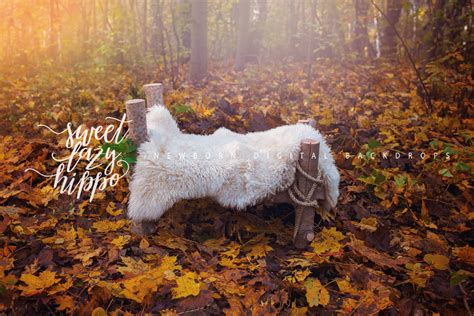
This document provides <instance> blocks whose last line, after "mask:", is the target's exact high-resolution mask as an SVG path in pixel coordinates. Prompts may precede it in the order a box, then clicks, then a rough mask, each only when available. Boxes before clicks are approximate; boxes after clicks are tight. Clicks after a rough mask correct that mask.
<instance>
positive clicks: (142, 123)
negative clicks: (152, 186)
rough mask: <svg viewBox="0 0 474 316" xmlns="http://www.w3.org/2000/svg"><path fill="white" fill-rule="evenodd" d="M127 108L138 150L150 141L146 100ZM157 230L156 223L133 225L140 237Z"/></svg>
mask: <svg viewBox="0 0 474 316" xmlns="http://www.w3.org/2000/svg"><path fill="white" fill-rule="evenodd" d="M125 108H126V111H127V120H128V121H129V125H128V130H129V137H130V140H131V141H132V142H133V144H134V145H135V146H136V147H137V148H138V147H139V146H140V145H141V144H142V143H143V142H145V141H147V140H148V132H147V127H146V107H145V100H143V99H133V100H129V101H127V102H125ZM132 172H133V168H130V171H129V175H131V174H132ZM155 230H156V226H155V223H154V222H148V221H143V222H133V223H132V231H133V232H134V233H135V234H137V235H139V236H146V235H149V234H152V233H153V232H155Z"/></svg>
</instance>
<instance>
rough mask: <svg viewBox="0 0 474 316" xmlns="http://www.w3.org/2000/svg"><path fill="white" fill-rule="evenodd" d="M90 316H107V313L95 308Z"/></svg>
mask: <svg viewBox="0 0 474 316" xmlns="http://www.w3.org/2000/svg"><path fill="white" fill-rule="evenodd" d="M91 315H92V316H107V312H106V311H105V309H103V308H102V307H96V308H95V309H94V310H93V311H92V314H91Z"/></svg>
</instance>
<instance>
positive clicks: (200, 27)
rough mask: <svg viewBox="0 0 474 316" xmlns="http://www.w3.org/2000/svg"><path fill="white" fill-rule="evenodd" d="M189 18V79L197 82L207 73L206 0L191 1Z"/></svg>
mask: <svg viewBox="0 0 474 316" xmlns="http://www.w3.org/2000/svg"><path fill="white" fill-rule="evenodd" d="M191 19H192V28H191V65H190V67H189V80H190V81H191V82H194V83H198V82H200V81H201V80H202V79H203V78H204V77H205V76H206V75H207V0H199V1H193V2H192V3H191Z"/></svg>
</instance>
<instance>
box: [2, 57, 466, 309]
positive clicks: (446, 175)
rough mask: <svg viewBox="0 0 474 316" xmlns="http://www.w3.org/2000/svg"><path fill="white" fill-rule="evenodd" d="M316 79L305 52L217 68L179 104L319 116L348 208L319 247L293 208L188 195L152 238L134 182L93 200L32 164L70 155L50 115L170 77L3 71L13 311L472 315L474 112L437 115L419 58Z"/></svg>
mask: <svg viewBox="0 0 474 316" xmlns="http://www.w3.org/2000/svg"><path fill="white" fill-rule="evenodd" d="M313 75H314V80H313V81H312V82H311V87H310V89H308V88H307V86H308V85H307V82H306V71H305V65H301V64H286V65H279V66H276V65H273V66H268V67H264V66H261V67H259V66H249V67H248V68H247V69H246V70H245V71H244V72H242V73H234V72H232V71H228V70H227V68H226V67H224V66H214V68H213V69H211V71H210V76H209V78H208V81H207V82H206V83H205V85H203V87H202V88H196V87H192V86H187V85H183V86H182V87H180V88H178V89H172V88H171V84H170V83H169V82H168V81H164V83H165V87H166V88H165V103H166V105H167V106H168V107H169V109H170V110H171V111H172V113H173V115H174V116H175V118H176V119H177V121H178V122H179V125H180V128H181V129H182V130H184V131H185V132H187V133H198V134H207V133H211V132H212V131H214V130H216V129H217V128H219V127H221V126H225V127H227V128H229V129H231V130H234V131H237V132H249V131H260V130H265V129H269V128H272V127H275V126H279V125H283V124H287V123H294V122H296V121H297V120H298V119H305V118H309V117H312V118H314V119H316V121H317V126H318V128H319V129H320V130H321V131H322V132H323V133H324V134H325V135H326V137H327V140H328V142H329V144H330V145H331V147H332V149H333V152H334V155H335V158H336V163H337V165H338V168H339V170H340V173H341V185H340V189H341V196H340V200H339V204H338V209H337V216H336V218H335V220H334V221H333V222H330V223H329V222H320V221H319V220H318V221H316V224H317V225H316V239H315V240H314V241H313V242H312V244H311V246H310V247H309V248H308V249H306V250H304V251H299V250H296V249H294V247H293V245H292V233H293V221H294V219H293V218H294V214H293V211H292V210H291V209H290V208H289V207H286V206H274V207H263V206H259V207H254V208H252V209H250V210H248V211H247V212H233V211H231V210H227V209H224V208H222V207H220V206H218V205H217V204H215V203H213V202H212V201H209V200H196V201H183V202H180V203H178V204H177V205H175V206H174V207H173V208H172V209H171V210H170V211H169V212H168V213H167V214H165V215H164V216H163V218H161V219H160V221H159V224H158V226H159V228H158V231H157V233H156V234H154V235H152V236H149V237H147V238H143V239H142V238H139V237H137V236H135V235H134V234H133V233H131V231H130V222H129V221H128V220H127V219H126V214H125V212H126V203H127V195H128V188H127V187H128V183H127V181H126V180H125V179H122V180H121V181H120V182H119V184H118V185H117V186H115V187H109V188H108V189H107V190H106V191H104V192H98V193H97V194H96V195H95V198H94V200H93V201H92V202H89V200H88V196H87V195H85V194H84V195H83V196H82V197H81V198H80V199H76V198H75V196H74V195H73V196H69V195H66V194H59V192H58V189H54V188H53V184H54V183H53V179H51V178H44V177H42V176H40V175H38V174H36V173H34V172H25V169H27V168H35V169H36V170H39V171H41V172H43V173H51V172H54V170H55V168H57V163H56V162H55V161H54V160H53V159H52V158H51V153H53V152H54V153H55V155H58V156H61V155H67V154H68V151H69V150H68V149H67V148H66V147H65V137H63V136H60V137H59V136H56V135H54V134H53V133H51V132H50V131H48V130H47V129H45V128H42V127H38V124H45V125H48V126H49V127H51V128H52V129H54V130H57V131H60V130H63V129H64V128H65V127H66V124H67V123H68V122H72V124H73V126H74V127H77V126H79V125H80V124H85V125H86V126H88V127H92V126H98V125H106V124H109V123H110V122H109V121H106V119H105V118H106V117H107V116H113V117H117V118H120V117H121V116H122V114H123V113H124V100H126V99H127V98H131V97H134V98H135V97H143V93H142V92H141V90H140V87H141V86H142V84H144V83H149V82H153V81H158V80H157V79H159V74H157V73H153V72H150V71H145V70H143V69H142V68H139V67H137V68H135V69H125V68H123V67H117V66H116V67H103V68H99V67H96V68H92V67H84V68H69V69H59V70H53V69H50V70H49V71H33V70H27V69H25V68H22V67H18V68H17V69H15V71H14V72H12V73H11V74H7V73H4V75H0V100H2V101H1V102H2V104H1V105H0V107H1V109H0V110H1V111H2V120H1V121H0V134H1V136H0V148H1V150H0V161H1V162H0V205H1V206H0V247H1V248H0V312H2V313H3V312H6V313H10V314H15V315H22V314H31V315H33V314H40V313H41V314H45V313H46V314H52V313H53V312H54V311H58V310H59V311H63V312H64V313H72V312H75V313H85V314H90V313H94V315H105V311H106V312H108V313H112V314H115V315H121V313H120V312H121V311H122V312H131V313H138V312H152V313H159V312H161V313H163V314H166V315H173V314H176V313H178V314H184V313H186V314H192V313H194V314H196V315H202V314H221V313H222V312H224V313H225V314H227V315H243V314H246V313H247V314H252V315H273V314H279V313H283V314H291V315H304V314H314V313H317V314H322V313H336V312H339V313H342V314H354V315H369V314H375V313H377V312H382V313H383V314H401V315H421V314H422V313H426V314H425V315H430V314H437V313H439V314H443V315H445V314H453V315H462V314H468V310H467V305H468V304H469V305H470V306H471V307H472V306H474V295H473V292H472V290H473V285H474V284H473V283H472V276H473V272H474V250H473V247H472V246H470V245H472V242H473V236H474V235H473V234H472V220H473V219H474V212H473V211H472V210H473V209H472V202H473V201H472V195H471V192H472V186H471V185H472V182H471V181H472V170H473V165H472V155H473V149H472V139H473V131H472V129H469V128H468V126H473V124H472V123H473V122H472V120H470V119H461V118H459V117H458V116H456V115H453V114H452V113H453V112H454V105H453V104H452V103H450V102H449V101H441V100H435V101H434V106H435V109H436V110H435V112H434V113H433V114H426V110H425V104H424V102H423V99H422V98H421V97H420V96H419V95H418V94H417V79H416V77H415V75H414V73H413V70H412V69H411V68H410V67H409V66H405V65H390V64H383V63H379V64H367V65H355V64H349V63H342V62H341V63H340V64H334V63H330V62H325V61H321V62H319V63H318V64H315V65H314V66H313ZM470 80H471V81H472V79H470ZM471 83H472V82H471ZM468 84H470V83H468ZM97 145H100V144H97ZM384 152H388V153H389V155H388V157H387V158H386V159H385V158H383V153H384ZM409 152H412V154H413V158H412V159H410V158H409ZM422 152H424V153H425V154H426V157H425V159H422V158H421V157H420V155H421V153H422ZM346 153H349V154H350V158H347V156H346ZM372 153H373V154H374V155H375V159H370V157H371V155H372ZM396 153H398V154H399V155H400V157H398V156H396ZM435 153H436V154H437V157H436V158H435V157H434V155H435ZM448 156H449V157H450V158H449V159H448V158H447V157H448ZM469 158H471V160H469ZM84 166H85V162H80V163H79V167H78V168H79V169H78V170H80V169H81V168H84Z"/></svg>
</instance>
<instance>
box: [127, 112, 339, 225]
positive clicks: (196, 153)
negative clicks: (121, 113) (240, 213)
mask: <svg viewBox="0 0 474 316" xmlns="http://www.w3.org/2000/svg"><path fill="white" fill-rule="evenodd" d="M147 126H148V132H149V135H150V141H148V142H145V143H143V144H142V145H141V146H140V147H139V149H138V158H137V163H136V166H135V170H134V174H133V177H132V181H131V187H130V191H131V194H130V201H129V211H128V215H129V217H130V218H131V219H132V220H134V221H143V220H156V219H158V218H160V217H161V216H162V215H163V213H164V212H165V211H166V210H168V209H169V208H170V207H171V206H172V205H173V204H174V203H176V202H177V201H179V200H182V199H193V198H202V197H211V198H213V199H214V200H216V201H217V202H218V203H219V204H221V205H222V206H225V207H230V208H234V209H239V210H241V209H245V208H246V207H248V206H252V205H255V204H256V203H258V202H260V201H262V200H265V199H266V198H267V197H269V196H271V195H272V194H275V193H276V192H280V191H284V190H287V189H288V188H289V187H290V186H291V184H292V183H293V180H294V178H295V166H296V162H297V160H298V157H299V152H300V143H301V141H302V140H303V139H306V138H312V139H315V140H317V141H319V142H320V156H319V169H320V171H321V176H322V179H323V181H324V185H325V188H326V200H325V201H324V204H323V205H324V207H325V208H334V207H335V205H336V202H337V198H338V196H339V188H338V186H339V172H338V170H337V168H336V166H335V164H334V159H333V157H332V154H331V151H330V149H329V147H328V145H327V144H326V142H325V140H324V138H323V137H322V136H321V134H320V133H319V132H318V131H317V130H315V129H314V128H312V127H311V126H309V125H303V124H296V125H288V126H281V127H277V128H274V129H271V130H268V131H264V132H257V133H248V134H238V133H234V132H232V131H230V130H228V129H225V128H220V129H218V130H217V131H216V132H215V133H213V134H211V135H192V134H183V133H182V132H181V131H180V130H179V128H178V126H177V124H176V122H175V121H174V119H173V117H172V116H171V114H170V113H169V112H168V110H167V109H166V108H165V107H163V106H153V107H151V108H150V110H149V112H148V113H147Z"/></svg>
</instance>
